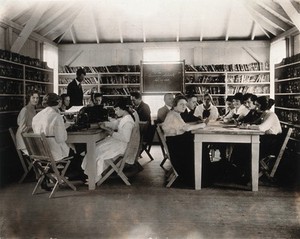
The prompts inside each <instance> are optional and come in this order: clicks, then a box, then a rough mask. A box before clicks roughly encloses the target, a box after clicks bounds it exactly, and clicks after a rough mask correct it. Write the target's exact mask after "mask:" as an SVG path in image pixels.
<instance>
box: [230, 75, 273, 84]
mask: <svg viewBox="0 0 300 239" xmlns="http://www.w3.org/2000/svg"><path fill="white" fill-rule="evenodd" d="M227 82H228V83H255V82H270V76H269V75H266V74H259V75H228V77H227Z"/></svg>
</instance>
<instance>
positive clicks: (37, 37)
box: [0, 18, 57, 46]
mask: <svg viewBox="0 0 300 239" xmlns="http://www.w3.org/2000/svg"><path fill="white" fill-rule="evenodd" d="M0 26H3V27H12V28H13V29H16V30H17V31H22V29H23V28H24V27H22V26H21V25H19V24H17V23H15V22H12V21H10V20H9V19H6V18H1V19H0ZM30 38H31V39H33V40H40V41H42V42H47V43H48V44H50V45H52V46H57V44H56V43H55V42H53V41H50V40H49V39H48V38H46V37H43V36H41V35H40V34H37V33H35V32H32V33H31V35H30Z"/></svg>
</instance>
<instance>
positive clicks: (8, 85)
mask: <svg viewBox="0 0 300 239" xmlns="http://www.w3.org/2000/svg"><path fill="white" fill-rule="evenodd" d="M3 52H5V54H4V53H3ZM0 57H1V58H0V115H7V114H8V113H16V114H17V113H18V112H19V111H20V110H21V109H22V107H23V106H24V105H25V104H26V94H27V93H28V91H30V90H38V91H39V92H40V94H41V96H43V95H45V94H46V93H48V92H53V70H52V69H50V68H48V67H47V66H46V63H43V62H40V61H39V60H37V59H32V58H29V57H25V56H22V55H19V54H16V53H12V52H9V51H3V50H0ZM30 59H32V60H30ZM24 63H26V64H24ZM28 64H31V65H28Z"/></svg>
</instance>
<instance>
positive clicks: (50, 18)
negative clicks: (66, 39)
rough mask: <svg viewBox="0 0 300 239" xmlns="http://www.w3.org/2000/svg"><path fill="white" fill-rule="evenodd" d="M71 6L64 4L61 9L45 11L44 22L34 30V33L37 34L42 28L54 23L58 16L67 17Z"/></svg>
mask: <svg viewBox="0 0 300 239" xmlns="http://www.w3.org/2000/svg"><path fill="white" fill-rule="evenodd" d="M72 5H73V3H71V4H66V5H65V6H63V7H59V8H58V9H53V10H52V9H49V10H48V11H47V13H46V14H45V16H44V21H42V22H41V23H40V24H39V25H38V26H37V27H36V28H35V29H34V31H36V32H38V31H40V30H42V29H43V28H45V27H46V26H47V25H49V24H50V23H52V22H54V21H55V20H56V19H57V18H59V17H60V16H67V15H69V13H70V12H72V11H71V6H72Z"/></svg>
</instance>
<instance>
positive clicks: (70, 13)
mask: <svg viewBox="0 0 300 239" xmlns="http://www.w3.org/2000/svg"><path fill="white" fill-rule="evenodd" d="M78 9H79V7H76V8H74V7H73V8H72V9H66V10H65V11H64V12H63V13H62V14H60V15H59V16H58V17H57V18H56V19H55V20H54V21H52V22H50V23H49V24H48V25H47V26H46V27H44V28H43V29H42V30H41V31H39V34H41V35H42V36H46V35H48V34H50V33H52V32H53V31H54V30H55V29H57V28H59V27H61V26H62V25H64V24H65V22H67V21H68V20H69V19H72V18H73V17H74V15H75V14H76V13H77V12H78Z"/></svg>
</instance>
